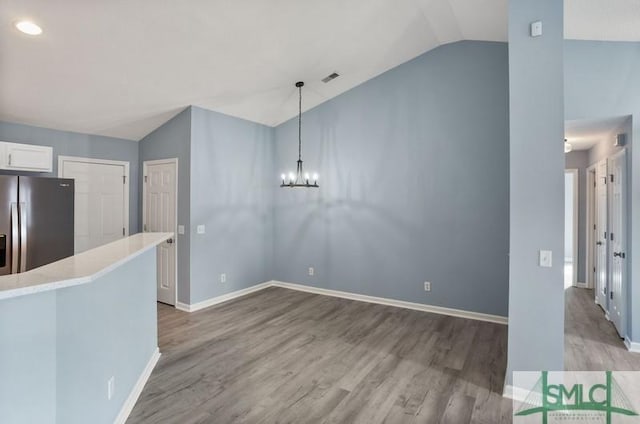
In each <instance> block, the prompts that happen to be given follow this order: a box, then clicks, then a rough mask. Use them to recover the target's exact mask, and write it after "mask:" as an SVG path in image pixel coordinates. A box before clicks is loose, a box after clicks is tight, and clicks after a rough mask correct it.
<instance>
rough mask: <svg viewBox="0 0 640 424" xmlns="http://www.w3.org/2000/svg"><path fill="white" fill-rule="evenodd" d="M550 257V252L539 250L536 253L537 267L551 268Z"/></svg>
mask: <svg viewBox="0 0 640 424" xmlns="http://www.w3.org/2000/svg"><path fill="white" fill-rule="evenodd" d="M552 257H553V255H552V252H551V250H541V251H540V252H539V253H538V265H539V266H541V267H543V268H551V266H552V264H553V261H552Z"/></svg>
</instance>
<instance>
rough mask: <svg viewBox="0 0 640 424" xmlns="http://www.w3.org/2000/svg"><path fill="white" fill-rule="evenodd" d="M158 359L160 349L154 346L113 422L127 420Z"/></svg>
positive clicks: (117, 423) (120, 422) (121, 423)
mask: <svg viewBox="0 0 640 424" xmlns="http://www.w3.org/2000/svg"><path fill="white" fill-rule="evenodd" d="M158 359H160V349H159V348H156V350H155V351H154V352H153V354H152V355H151V358H149V362H147V365H146V366H145V367H144V370H143V371H142V374H140V377H138V381H136V384H135V386H133V389H131V393H129V396H128V397H127V400H125V402H124V405H122V408H120V413H119V414H118V416H117V417H116V420H115V421H114V424H124V423H125V422H126V421H127V418H129V414H131V411H133V407H134V406H135V405H136V402H137V401H138V397H140V393H142V389H144V385H145V384H147V380H148V379H149V376H151V372H152V371H153V369H154V368H155V366H156V364H157V363H158Z"/></svg>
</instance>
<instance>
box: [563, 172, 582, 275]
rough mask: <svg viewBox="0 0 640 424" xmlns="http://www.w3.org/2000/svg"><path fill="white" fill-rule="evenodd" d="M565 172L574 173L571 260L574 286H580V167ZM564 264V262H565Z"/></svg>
mask: <svg viewBox="0 0 640 424" xmlns="http://www.w3.org/2000/svg"><path fill="white" fill-rule="evenodd" d="M564 172H565V174H572V175H573V187H572V189H573V193H572V203H573V217H572V219H571V220H572V221H573V222H572V224H573V231H572V241H571V242H572V244H573V246H572V248H571V254H572V255H573V258H571V260H572V261H573V267H572V268H573V271H572V274H573V275H572V278H571V284H572V285H573V286H574V287H577V286H578V219H579V218H580V215H579V210H578V207H579V204H578V190H579V189H580V186H579V184H578V177H579V174H578V169H577V168H568V169H565V170H564ZM563 262H564V260H563ZM563 265H564V264H563Z"/></svg>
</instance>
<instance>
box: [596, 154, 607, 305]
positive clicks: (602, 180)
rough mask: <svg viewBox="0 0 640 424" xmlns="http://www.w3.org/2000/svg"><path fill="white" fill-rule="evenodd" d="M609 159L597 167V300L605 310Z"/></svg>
mask: <svg viewBox="0 0 640 424" xmlns="http://www.w3.org/2000/svg"><path fill="white" fill-rule="evenodd" d="M607 178H608V177H607V161H606V160H603V161H601V162H599V163H598V166H597V168H596V237H595V240H594V242H595V256H596V261H595V267H596V302H598V304H599V305H600V307H601V308H602V309H604V311H605V312H608V311H609V305H608V302H607V290H608V287H607V245H608V243H607Z"/></svg>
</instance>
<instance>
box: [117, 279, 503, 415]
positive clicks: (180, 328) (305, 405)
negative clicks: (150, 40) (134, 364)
mask: <svg viewBox="0 0 640 424" xmlns="http://www.w3.org/2000/svg"><path fill="white" fill-rule="evenodd" d="M158 313H159V335H160V339H159V344H160V351H161V352H162V357H161V358H160V362H159V363H158V365H157V366H156V369H155V370H154V371H153V374H152V375H151V378H150V379H149V381H148V383H147V385H146V386H145V388H144V391H143V392H142V395H141V396H140V399H139V400H138V403H137V404H136V406H135V408H134V410H133V412H132V413H131V416H130V418H129V420H128V421H127V422H128V423H154V424H155V423H180V424H187V423H216V424H226V423H349V424H351V423H366V424H374V423H453V424H463V423H487V424H498V423H509V422H511V401H509V400H508V399H505V398H503V397H502V389H503V378H504V372H505V367H506V347H507V327H506V326H504V325H499V324H491V323H486V322H480V321H473V320H466V319H462V318H453V317H448V316H443V315H436V314H429V313H424V312H418V311H411V310H406V309H400V308H393V307H389V306H382V305H375V304H370V303H364V302H356V301H351V300H345V299H338V298H334V297H328V296H320V295H315V294H309V293H303V292H297V291H293V290H287V289H282V288H268V289H265V290H262V291H260V292H257V293H254V294H252V295H249V296H245V297H243V298H240V299H237V300H234V301H230V302H227V303H224V304H222V305H219V306H216V307H212V308H208V309H206V310H202V311H199V312H195V313H191V314H188V313H185V312H180V311H178V310H175V309H173V308H171V307H168V306H165V305H159V307H158Z"/></svg>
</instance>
